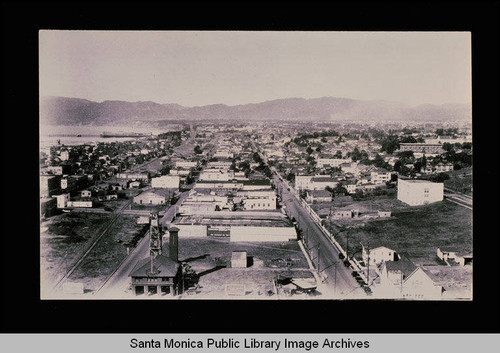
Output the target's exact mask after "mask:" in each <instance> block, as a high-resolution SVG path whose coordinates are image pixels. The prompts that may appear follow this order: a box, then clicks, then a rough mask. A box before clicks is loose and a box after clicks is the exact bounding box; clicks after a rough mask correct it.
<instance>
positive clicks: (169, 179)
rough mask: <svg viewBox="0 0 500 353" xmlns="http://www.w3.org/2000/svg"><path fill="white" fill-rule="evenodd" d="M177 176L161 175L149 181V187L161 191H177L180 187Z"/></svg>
mask: <svg viewBox="0 0 500 353" xmlns="http://www.w3.org/2000/svg"><path fill="white" fill-rule="evenodd" d="M180 180H181V178H180V176H179V175H162V176H161V177H158V178H152V179H151V187H153V188H162V189H178V188H179V185H180Z"/></svg>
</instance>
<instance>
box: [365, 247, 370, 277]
mask: <svg viewBox="0 0 500 353" xmlns="http://www.w3.org/2000/svg"><path fill="white" fill-rule="evenodd" d="M367 254H368V261H367V264H366V285H369V282H370V246H369V245H368V247H367Z"/></svg>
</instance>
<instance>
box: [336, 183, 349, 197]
mask: <svg viewBox="0 0 500 353" xmlns="http://www.w3.org/2000/svg"><path fill="white" fill-rule="evenodd" d="M333 192H334V193H335V195H345V194H347V189H346V188H345V186H344V185H343V184H342V183H337V185H336V186H335V188H334V189H333Z"/></svg>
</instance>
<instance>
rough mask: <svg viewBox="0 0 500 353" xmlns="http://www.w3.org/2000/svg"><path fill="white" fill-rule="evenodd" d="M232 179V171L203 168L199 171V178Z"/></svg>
mask: <svg viewBox="0 0 500 353" xmlns="http://www.w3.org/2000/svg"><path fill="white" fill-rule="evenodd" d="M232 179H234V171H232V170H223V169H215V168H214V169H205V170H204V171H203V172H201V173H200V178H199V180H218V181H228V180H232Z"/></svg>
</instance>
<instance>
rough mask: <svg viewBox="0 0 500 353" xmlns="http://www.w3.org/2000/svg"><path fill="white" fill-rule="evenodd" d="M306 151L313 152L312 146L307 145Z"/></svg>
mask: <svg viewBox="0 0 500 353" xmlns="http://www.w3.org/2000/svg"><path fill="white" fill-rule="evenodd" d="M306 152H307V154H311V153H313V149H312V148H311V146H308V147H307V149H306Z"/></svg>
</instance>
